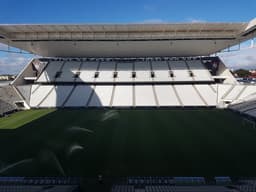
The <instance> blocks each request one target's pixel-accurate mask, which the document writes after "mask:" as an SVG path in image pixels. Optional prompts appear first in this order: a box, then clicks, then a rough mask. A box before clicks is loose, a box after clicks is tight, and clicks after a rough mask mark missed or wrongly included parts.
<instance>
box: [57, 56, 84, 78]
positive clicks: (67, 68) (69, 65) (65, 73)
mask: <svg viewBox="0 0 256 192" xmlns="http://www.w3.org/2000/svg"><path fill="white" fill-rule="evenodd" d="M80 64H81V62H78V61H69V62H66V63H65V64H64V67H63V68H62V70H61V75H60V77H59V78H56V82H74V81H75V78H74V75H75V74H76V72H78V70H79V67H80Z"/></svg>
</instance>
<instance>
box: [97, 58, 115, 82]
mask: <svg viewBox="0 0 256 192" xmlns="http://www.w3.org/2000/svg"><path fill="white" fill-rule="evenodd" d="M115 66H116V63H115V62H101V63H100V67H99V70H98V72H99V76H98V78H96V79H95V81H96V82H104V83H106V82H114V77H113V74H114V71H115Z"/></svg>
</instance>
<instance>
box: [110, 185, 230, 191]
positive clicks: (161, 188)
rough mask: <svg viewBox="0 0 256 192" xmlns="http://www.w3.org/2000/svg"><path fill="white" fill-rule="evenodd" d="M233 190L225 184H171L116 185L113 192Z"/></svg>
mask: <svg viewBox="0 0 256 192" xmlns="http://www.w3.org/2000/svg"><path fill="white" fill-rule="evenodd" d="M134 191H145V192H195V191H196V192H216V191H217V192H232V191H233V190H232V189H229V188H226V187H223V186H170V185H148V186H145V188H143V189H136V190H135V189H134V187H133V186H132V185H114V186H113V187H112V190H111V192H134Z"/></svg>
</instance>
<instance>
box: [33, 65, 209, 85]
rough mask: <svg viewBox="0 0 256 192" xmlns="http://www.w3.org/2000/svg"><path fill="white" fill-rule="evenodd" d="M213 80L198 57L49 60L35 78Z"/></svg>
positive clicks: (121, 81)
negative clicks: (122, 60) (83, 60)
mask: <svg viewBox="0 0 256 192" xmlns="http://www.w3.org/2000/svg"><path fill="white" fill-rule="evenodd" d="M153 81H154V82H194V81H205V82H212V81H213V79H212V77H211V74H210V72H209V71H208V70H207V69H206V68H205V66H204V65H203V63H202V62H201V60H188V61H182V60H181V61H169V62H168V61H152V62H147V61H141V62H138V61H137V62H114V61H109V62H96V61H95V62H93V61H91V62H77V61H68V62H66V61H52V62H50V63H49V64H48V65H47V67H46V69H45V70H44V71H43V72H42V73H41V75H40V76H39V78H38V79H37V82H38V83H49V82H87V83H95V82H96V83H97V82H98V83H106V82H111V83H112V82H117V83H118V82H119V83H125V82H126V83H129V82H153Z"/></svg>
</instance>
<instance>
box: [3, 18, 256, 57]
mask: <svg viewBox="0 0 256 192" xmlns="http://www.w3.org/2000/svg"><path fill="white" fill-rule="evenodd" d="M255 30H256V20H252V21H251V22H249V23H176V24H117V25H114V24H98V25H86V24H83V25H0V42H2V43H5V44H8V45H10V46H13V47H17V48H20V49H23V50H26V51H29V52H32V53H35V54H38V55H42V56H50V57H56V56H59V57H144V56H203V55H209V54H212V53H215V52H217V51H220V50H222V49H225V48H227V47H229V46H232V45H235V44H238V43H239V42H242V41H245V40H247V39H250V38H252V37H254V36H255V34H256V32H255Z"/></svg>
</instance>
